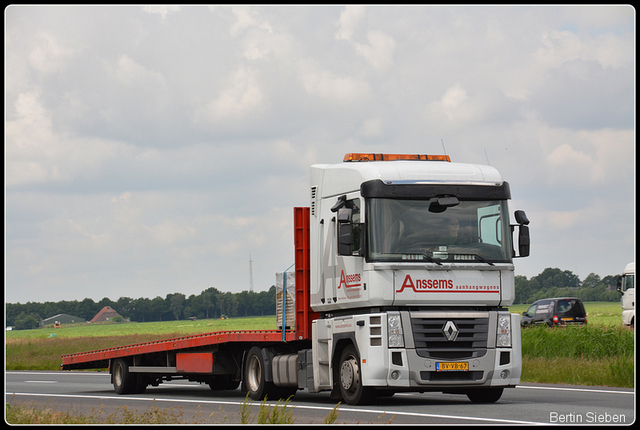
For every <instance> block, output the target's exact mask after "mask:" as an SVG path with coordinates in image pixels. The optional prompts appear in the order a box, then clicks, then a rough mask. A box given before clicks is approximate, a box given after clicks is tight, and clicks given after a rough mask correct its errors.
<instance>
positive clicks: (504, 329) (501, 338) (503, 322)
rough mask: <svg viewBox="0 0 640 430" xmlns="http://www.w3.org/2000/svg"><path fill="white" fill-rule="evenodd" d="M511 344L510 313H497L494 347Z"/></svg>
mask: <svg viewBox="0 0 640 430" xmlns="http://www.w3.org/2000/svg"><path fill="white" fill-rule="evenodd" d="M510 346H511V314H499V315H498V334H497V337H496V347H498V348H501V347H510Z"/></svg>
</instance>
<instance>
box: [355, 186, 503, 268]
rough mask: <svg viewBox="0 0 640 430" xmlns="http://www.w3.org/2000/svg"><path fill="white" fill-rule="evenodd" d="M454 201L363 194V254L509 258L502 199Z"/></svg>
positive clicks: (486, 259) (457, 259) (452, 259)
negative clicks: (365, 243)
mask: <svg viewBox="0 0 640 430" xmlns="http://www.w3.org/2000/svg"><path fill="white" fill-rule="evenodd" d="M455 203H457V204H455ZM455 203H454V204H452V205H450V206H441V205H439V204H438V202H437V199H435V198H434V199H430V200H393V199H380V198H371V199H368V200H367V212H366V218H367V235H368V244H369V245H368V247H367V248H368V255H367V260H368V261H397V262H407V261H432V262H437V263H441V262H445V261H446V262H465V261H467V262H473V261H475V262H478V263H479V262H484V263H488V264H492V263H494V262H511V261H512V256H513V251H512V245H511V230H510V227H509V218H508V212H507V201H506V200H483V201H470V200H460V201H459V202H455Z"/></svg>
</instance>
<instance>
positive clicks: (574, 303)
mask: <svg viewBox="0 0 640 430" xmlns="http://www.w3.org/2000/svg"><path fill="white" fill-rule="evenodd" d="M586 323H587V313H586V312H585V310H584V305H583V304H582V300H580V299H578V298H575V297H559V298H554V299H542V300H538V301H536V302H535V303H534V304H532V305H531V306H530V307H529V309H527V310H526V311H525V312H522V319H521V320H520V325H521V326H522V327H529V326H531V325H535V324H547V325H549V327H553V326H564V325H567V324H586Z"/></svg>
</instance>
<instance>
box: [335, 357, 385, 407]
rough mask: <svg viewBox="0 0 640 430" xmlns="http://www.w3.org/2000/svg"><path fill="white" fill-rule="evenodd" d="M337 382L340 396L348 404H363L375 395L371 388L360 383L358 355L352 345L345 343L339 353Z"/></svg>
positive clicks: (360, 374)
mask: <svg viewBox="0 0 640 430" xmlns="http://www.w3.org/2000/svg"><path fill="white" fill-rule="evenodd" d="M338 384H339V387H340V393H341V394H342V398H343V399H344V401H345V402H347V404H349V405H364V404H367V403H369V402H371V401H372V400H373V399H374V398H375V396H376V392H375V390H374V389H373V388H369V387H365V386H363V385H362V371H361V366H360V356H359V354H358V351H357V350H356V348H355V347H354V346H353V345H347V347H346V348H345V349H344V350H343V351H342V354H341V355H340V363H339V367H338Z"/></svg>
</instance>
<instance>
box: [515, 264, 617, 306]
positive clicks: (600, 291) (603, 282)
mask: <svg viewBox="0 0 640 430" xmlns="http://www.w3.org/2000/svg"><path fill="white" fill-rule="evenodd" d="M617 277H618V275H609V276H605V277H604V278H600V276H599V275H596V274H595V273H590V274H589V275H587V277H586V278H584V280H582V281H580V278H578V276H577V275H575V274H574V273H572V272H571V271H569V270H560V269H557V268H547V269H544V271H543V272H542V273H540V274H539V275H536V276H533V277H532V278H531V279H527V278H526V277H525V276H516V277H515V290H516V296H515V300H514V304H526V303H533V302H535V301H536V300H540V299H545V298H550V297H563V296H564V297H578V298H580V299H582V301H585V302H616V301H618V300H620V293H618V291H616V281H617Z"/></svg>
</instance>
